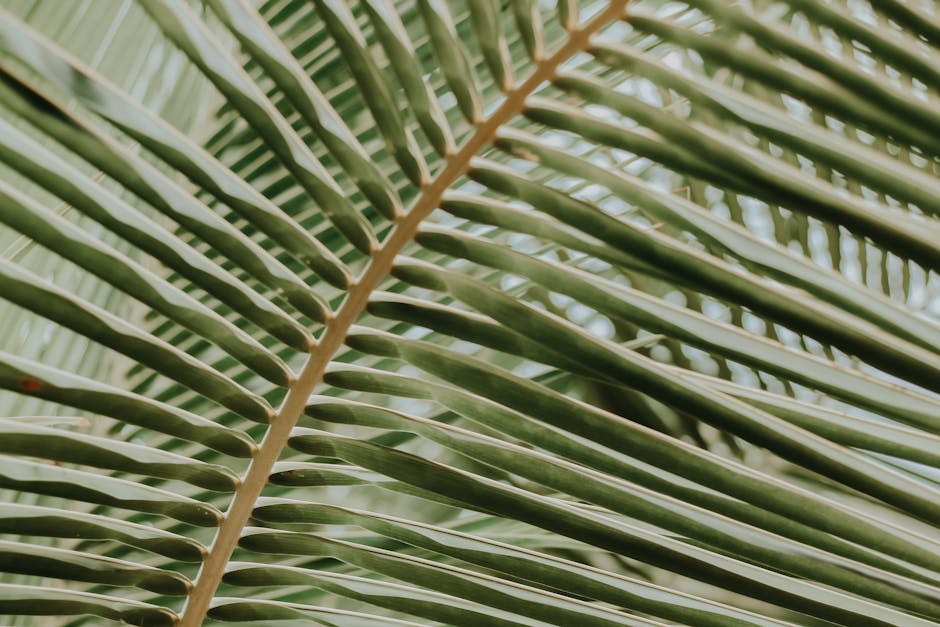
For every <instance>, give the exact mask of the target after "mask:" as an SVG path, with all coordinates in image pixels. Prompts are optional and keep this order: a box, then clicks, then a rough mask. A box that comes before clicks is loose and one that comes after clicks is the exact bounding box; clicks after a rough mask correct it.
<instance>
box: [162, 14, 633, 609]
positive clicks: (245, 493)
mask: <svg viewBox="0 0 940 627" xmlns="http://www.w3.org/2000/svg"><path fill="white" fill-rule="evenodd" d="M628 2H629V0H612V1H611V2H610V4H609V6H608V7H607V8H606V9H605V10H603V11H601V12H600V13H598V14H596V15H595V16H594V17H593V18H592V19H591V20H590V21H588V22H587V23H586V24H585V25H584V26H583V27H580V28H577V29H574V30H572V31H570V32H569V37H568V40H567V41H566V42H565V44H564V45H563V46H562V47H561V48H560V49H559V50H558V51H557V52H555V53H554V54H553V55H551V56H550V57H548V58H546V59H544V60H542V61H540V62H539V63H538V65H537V66H536V68H535V71H534V72H533V73H532V74H531V75H530V76H529V77H528V78H527V79H526V80H525V81H524V82H523V83H522V84H521V85H519V86H518V87H516V88H514V89H512V90H510V91H508V92H507V93H506V98H505V100H504V101H503V103H502V104H501V105H500V106H499V107H498V108H497V109H496V110H495V111H494V112H493V113H492V114H491V115H490V116H489V117H487V118H485V119H483V120H482V121H481V122H479V124H478V125H477V129H476V131H475V132H474V134H473V135H472V136H471V137H470V138H469V139H468V140H467V142H466V143H465V144H464V145H463V146H462V147H461V148H460V149H459V150H458V151H457V152H455V153H453V154H451V155H449V156H448V158H447V165H446V167H445V168H444V170H442V171H441V172H440V174H438V175H437V176H436V177H435V178H434V179H433V180H432V181H430V182H429V183H428V184H427V185H426V186H425V187H424V189H423V190H422V194H421V196H420V197H419V198H418V200H417V201H416V202H415V204H414V206H413V207H412V209H411V211H409V212H408V213H407V214H406V215H404V216H403V217H402V218H401V219H400V220H399V222H398V224H397V225H396V226H395V228H394V229H393V230H392V232H391V233H390V234H389V236H388V237H387V238H386V240H385V241H384V242H382V244H381V245H380V246H379V247H378V249H376V251H375V252H374V253H373V256H372V260H371V261H370V263H369V265H368V267H367V268H366V270H365V272H364V273H363V274H362V276H361V277H360V278H359V280H358V281H357V282H356V283H355V285H353V286H352V287H351V288H350V290H349V293H348V294H347V297H346V300H344V301H343V303H342V305H341V306H340V308H339V310H338V311H337V312H336V316H335V317H334V318H332V319H331V320H330V321H329V322H328V324H327V327H326V330H325V331H324V333H323V336H322V338H321V340H320V342H319V344H318V345H317V346H316V347H315V348H314V349H313V350H312V352H311V355H310V358H309V359H308V360H307V363H306V364H305V365H304V367H303V370H302V371H301V372H300V375H299V376H298V377H297V379H296V380H295V381H294V383H293V385H292V386H291V388H290V391H289V392H288V394H287V397H286V398H285V399H284V402H283V404H282V405H281V407H280V409H279V410H278V413H277V415H276V416H275V418H274V419H273V421H272V424H271V427H270V429H269V430H268V432H267V433H266V435H265V437H264V440H263V441H262V442H261V446H260V448H259V450H258V453H257V455H255V457H254V459H253V460H252V462H251V465H250V467H249V468H248V472H247V473H246V474H245V477H244V480H243V482H242V484H241V486H240V487H239V490H238V492H237V493H236V495H235V499H234V501H233V502H232V506H231V507H230V508H229V510H228V511H227V512H226V514H225V519H224V520H223V521H222V524H221V525H220V527H219V530H218V533H217V534H216V537H215V541H214V542H213V544H212V547H211V549H210V550H209V555H208V557H207V558H206V560H205V562H204V563H203V566H202V568H201V569H200V571H199V575H198V577H197V578H196V581H195V585H194V586H193V590H192V593H191V594H190V595H189V599H188V600H187V603H186V606H185V607H184V608H183V611H182V613H181V617H180V625H181V626H182V627H199V626H200V625H202V623H203V621H204V620H205V616H206V612H207V611H208V609H209V605H210V603H211V601H212V598H213V596H214V595H215V591H216V589H217V588H218V586H219V582H220V581H221V579H222V576H223V575H224V574H225V567H226V565H227V564H228V562H229V559H230V558H231V555H232V551H234V549H235V547H236V545H237V544H238V539H239V537H240V536H241V533H242V530H243V529H244V527H245V525H246V523H247V522H248V520H249V518H250V516H251V512H252V510H253V509H254V505H255V502H256V501H257V499H258V497H259V496H260V494H261V491H262V489H263V488H264V486H265V484H266V483H267V481H268V476H269V474H270V472H271V467H272V466H273V465H274V463H275V462H276V461H277V459H278V457H279V456H280V454H281V451H282V450H283V449H284V447H285V446H286V444H287V439H288V437H289V436H290V433H291V430H292V429H293V428H294V425H296V424H297V421H298V420H299V419H300V416H301V415H302V414H303V411H304V407H305V406H306V404H307V400H308V399H309V398H310V395H311V394H312V393H313V391H314V388H315V387H316V386H317V384H318V383H320V381H321V380H322V378H323V373H324V371H325V370H326V367H327V366H328V365H329V363H330V361H332V359H333V356H334V355H335V354H336V351H337V350H338V349H339V348H340V347H341V346H342V344H343V342H344V340H345V339H346V335H347V333H348V331H349V327H350V326H351V325H352V324H353V323H354V322H355V321H356V319H357V318H358V317H359V315H360V314H361V313H362V311H363V310H364V309H365V306H366V304H367V303H368V301H369V296H370V295H371V294H372V292H373V291H374V290H375V289H376V287H377V286H378V284H379V282H380V281H381V280H382V279H383V278H384V277H385V276H386V275H387V274H388V272H389V271H390V270H391V268H392V264H393V263H394V260H395V257H396V256H397V255H398V253H399V252H400V251H401V249H402V247H403V246H404V245H405V244H407V243H408V242H409V241H410V240H411V239H412V238H413V237H414V236H415V233H416V232H417V230H418V227H419V226H420V224H421V222H422V221H423V220H424V219H425V218H426V217H427V216H428V214H430V213H431V212H432V211H433V210H434V209H435V208H436V207H437V206H438V204H439V203H440V201H441V198H442V197H443V195H444V193H445V192H446V191H447V189H448V188H449V187H450V186H451V185H453V183H454V181H456V180H457V179H458V178H459V177H460V176H462V175H463V174H464V173H465V172H466V171H467V168H468V167H469V164H470V160H471V159H472V158H473V156H474V155H476V154H477V153H478V152H479V151H480V150H481V149H482V148H483V147H485V146H486V145H488V144H489V143H490V142H492V140H493V138H494V137H495V136H496V132H497V131H498V130H499V128H500V127H501V126H502V125H503V124H505V123H506V122H507V121H508V120H510V119H511V118H512V117H513V116H515V115H517V114H518V113H519V112H521V111H522V109H523V107H524V106H525V100H526V98H527V97H528V96H529V95H531V94H532V93H533V92H534V91H535V89H536V88H538V86H539V85H541V84H542V83H543V82H545V81H547V80H551V78H552V77H553V75H554V73H555V71H556V70H557V69H558V67H559V66H560V65H561V64H562V63H564V62H565V61H566V60H567V59H570V58H571V57H572V56H573V55H574V54H576V53H578V52H581V51H583V50H585V49H587V47H588V45H589V43H590V39H591V36H592V35H594V34H595V33H597V32H598V31H599V30H601V29H602V28H604V27H605V26H607V25H608V24H610V23H612V22H614V21H616V20H618V19H621V18H622V17H624V15H625V14H626V7H627V3H628Z"/></svg>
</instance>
